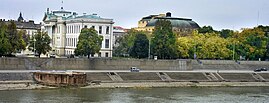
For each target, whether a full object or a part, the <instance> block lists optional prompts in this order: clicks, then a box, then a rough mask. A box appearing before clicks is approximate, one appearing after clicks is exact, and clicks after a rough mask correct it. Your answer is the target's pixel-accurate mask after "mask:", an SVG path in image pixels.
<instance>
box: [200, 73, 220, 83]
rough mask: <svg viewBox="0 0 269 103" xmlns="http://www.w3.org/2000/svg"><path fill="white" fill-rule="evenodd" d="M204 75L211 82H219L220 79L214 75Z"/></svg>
mask: <svg viewBox="0 0 269 103" xmlns="http://www.w3.org/2000/svg"><path fill="white" fill-rule="evenodd" d="M203 74H204V76H205V77H206V78H207V79H209V80H210V81H219V79H218V78H217V77H216V76H215V75H214V73H203Z"/></svg>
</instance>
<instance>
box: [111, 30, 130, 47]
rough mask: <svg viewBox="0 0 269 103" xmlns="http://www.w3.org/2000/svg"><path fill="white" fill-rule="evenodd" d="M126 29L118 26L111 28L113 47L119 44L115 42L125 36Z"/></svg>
mask: <svg viewBox="0 0 269 103" xmlns="http://www.w3.org/2000/svg"><path fill="white" fill-rule="evenodd" d="M127 31H128V30H127V29H124V28H123V27H120V26H114V27H113V46H114V47H117V46H118V45H119V44H118V43H117V40H118V39H119V38H121V37H123V36H124V35H127Z"/></svg>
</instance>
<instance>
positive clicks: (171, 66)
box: [0, 58, 191, 70]
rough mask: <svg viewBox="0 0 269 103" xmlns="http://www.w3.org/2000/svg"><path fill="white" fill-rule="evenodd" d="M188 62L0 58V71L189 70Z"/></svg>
mask: <svg viewBox="0 0 269 103" xmlns="http://www.w3.org/2000/svg"><path fill="white" fill-rule="evenodd" d="M190 62H191V61H190V60H146V59H145V60H142V59H140V60H138V59H101V58H91V59H87V58H0V70H129V68H130V67H137V68H139V69H143V70H190V69H191V67H190V64H191V63H190Z"/></svg>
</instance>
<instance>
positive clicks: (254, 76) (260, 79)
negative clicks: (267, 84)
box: [251, 73, 265, 82]
mask: <svg viewBox="0 0 269 103" xmlns="http://www.w3.org/2000/svg"><path fill="white" fill-rule="evenodd" d="M251 75H252V76H253V78H255V79H256V80H257V81H260V82H262V81H265V79H264V78H263V77H262V76H261V75H259V74H257V73H252V74H251Z"/></svg>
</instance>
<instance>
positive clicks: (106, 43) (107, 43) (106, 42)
mask: <svg viewBox="0 0 269 103" xmlns="http://www.w3.org/2000/svg"><path fill="white" fill-rule="evenodd" d="M105 48H109V39H106V41H105Z"/></svg>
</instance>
